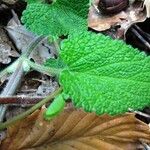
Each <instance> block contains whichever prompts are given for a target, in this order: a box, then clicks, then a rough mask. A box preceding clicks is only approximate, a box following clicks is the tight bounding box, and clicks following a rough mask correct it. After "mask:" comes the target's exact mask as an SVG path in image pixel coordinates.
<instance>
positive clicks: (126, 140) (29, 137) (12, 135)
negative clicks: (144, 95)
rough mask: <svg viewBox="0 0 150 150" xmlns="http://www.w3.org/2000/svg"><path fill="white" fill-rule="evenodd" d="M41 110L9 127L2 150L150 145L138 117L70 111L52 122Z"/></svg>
mask: <svg viewBox="0 0 150 150" xmlns="http://www.w3.org/2000/svg"><path fill="white" fill-rule="evenodd" d="M44 110H45V108H43V109H42V110H41V111H37V112H35V113H33V114H32V115H30V116H29V117H27V118H26V119H24V120H23V121H20V122H18V123H16V124H15V125H14V126H11V127H9V128H8V133H7V134H8V135H7V139H6V140H4V141H3V142H2V144H1V147H0V149H1V150H21V149H27V150H76V149H78V150H79V149H80V150H85V149H86V150H100V149H102V150H135V149H137V148H139V147H140V146H141V144H140V142H139V140H140V141H142V142H146V143H150V130H149V127H148V125H146V124H145V123H143V122H141V121H139V120H138V119H136V118H135V114H133V113H128V114H124V115H122V116H115V117H110V116H108V115H102V116H96V115H95V114H94V113H85V112H83V111H82V110H75V109H73V108H67V109H65V110H64V112H63V113H61V114H60V115H59V116H58V117H56V118H55V119H53V120H52V121H51V122H47V121H45V120H43V112H44Z"/></svg>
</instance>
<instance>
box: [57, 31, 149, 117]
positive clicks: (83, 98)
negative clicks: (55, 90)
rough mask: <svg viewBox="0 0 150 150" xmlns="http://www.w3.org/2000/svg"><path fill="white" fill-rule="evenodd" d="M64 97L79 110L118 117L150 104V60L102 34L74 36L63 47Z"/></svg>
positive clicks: (62, 84)
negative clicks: (116, 115)
mask: <svg viewBox="0 0 150 150" xmlns="http://www.w3.org/2000/svg"><path fill="white" fill-rule="evenodd" d="M60 58H61V59H62V62H64V64H66V67H65V68H64V69H63V70H62V71H61V73H60V75H59V82H60V85H61V86H62V87H63V94H65V95H68V96H69V97H70V98H71V99H72V101H73V103H74V105H75V106H76V107H78V108H79V107H82V108H83V109H84V110H85V111H89V112H96V113H97V114H103V113H108V114H118V113H123V112H126V111H128V108H132V109H141V108H143V107H144V106H147V105H149V104H150V57H149V56H146V54H145V53H143V52H140V51H139V50H138V49H134V48H132V47H131V46H129V45H126V44H125V43H124V42H123V41H118V40H112V39H111V38H110V37H106V36H104V35H102V34H98V35H96V34H94V33H90V32H80V33H75V34H74V35H72V36H70V37H69V39H68V40H64V42H63V43H62V45H61V52H60Z"/></svg>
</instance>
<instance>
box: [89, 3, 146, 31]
mask: <svg viewBox="0 0 150 150" xmlns="http://www.w3.org/2000/svg"><path fill="white" fill-rule="evenodd" d="M148 1H149V0H148ZM98 2H99V0H94V6H97V5H98ZM142 5H143V1H137V0H136V1H135V2H133V3H132V4H130V6H129V7H128V8H127V9H126V10H123V11H121V12H120V13H117V14H110V15H105V14H102V13H101V12H99V13H98V12H97V11H96V10H95V8H94V7H93V6H91V8H90V12H89V17H88V25H89V27H90V28H92V29H94V30H96V31H104V30H107V29H109V28H110V27H112V26H113V27H114V26H118V25H119V26H120V29H122V30H124V31H126V30H127V29H128V28H129V27H130V26H131V25H133V24H134V23H137V22H143V21H145V20H146V13H145V11H142V10H143V9H142ZM144 5H145V6H146V8H147V10H148V9H149V5H148V2H146V1H145V3H144Z"/></svg>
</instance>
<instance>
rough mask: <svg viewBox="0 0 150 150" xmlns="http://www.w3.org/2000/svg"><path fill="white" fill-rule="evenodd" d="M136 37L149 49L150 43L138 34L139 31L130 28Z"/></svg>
mask: <svg viewBox="0 0 150 150" xmlns="http://www.w3.org/2000/svg"><path fill="white" fill-rule="evenodd" d="M130 30H131V31H132V32H133V33H134V34H135V35H136V36H137V37H138V39H139V40H140V41H141V42H142V43H143V44H144V45H145V46H146V47H147V48H148V49H150V44H149V43H148V42H147V41H146V40H145V39H144V38H143V37H142V36H141V35H140V34H139V32H138V31H137V30H135V29H134V28H131V29H130Z"/></svg>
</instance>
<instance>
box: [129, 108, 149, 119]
mask: <svg viewBox="0 0 150 150" xmlns="http://www.w3.org/2000/svg"><path fill="white" fill-rule="evenodd" d="M128 110H129V111H130V112H134V113H136V114H138V115H140V116H143V117H146V118H150V115H148V114H145V113H143V112H140V111H136V110H133V109H131V108H129V109H128Z"/></svg>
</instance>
